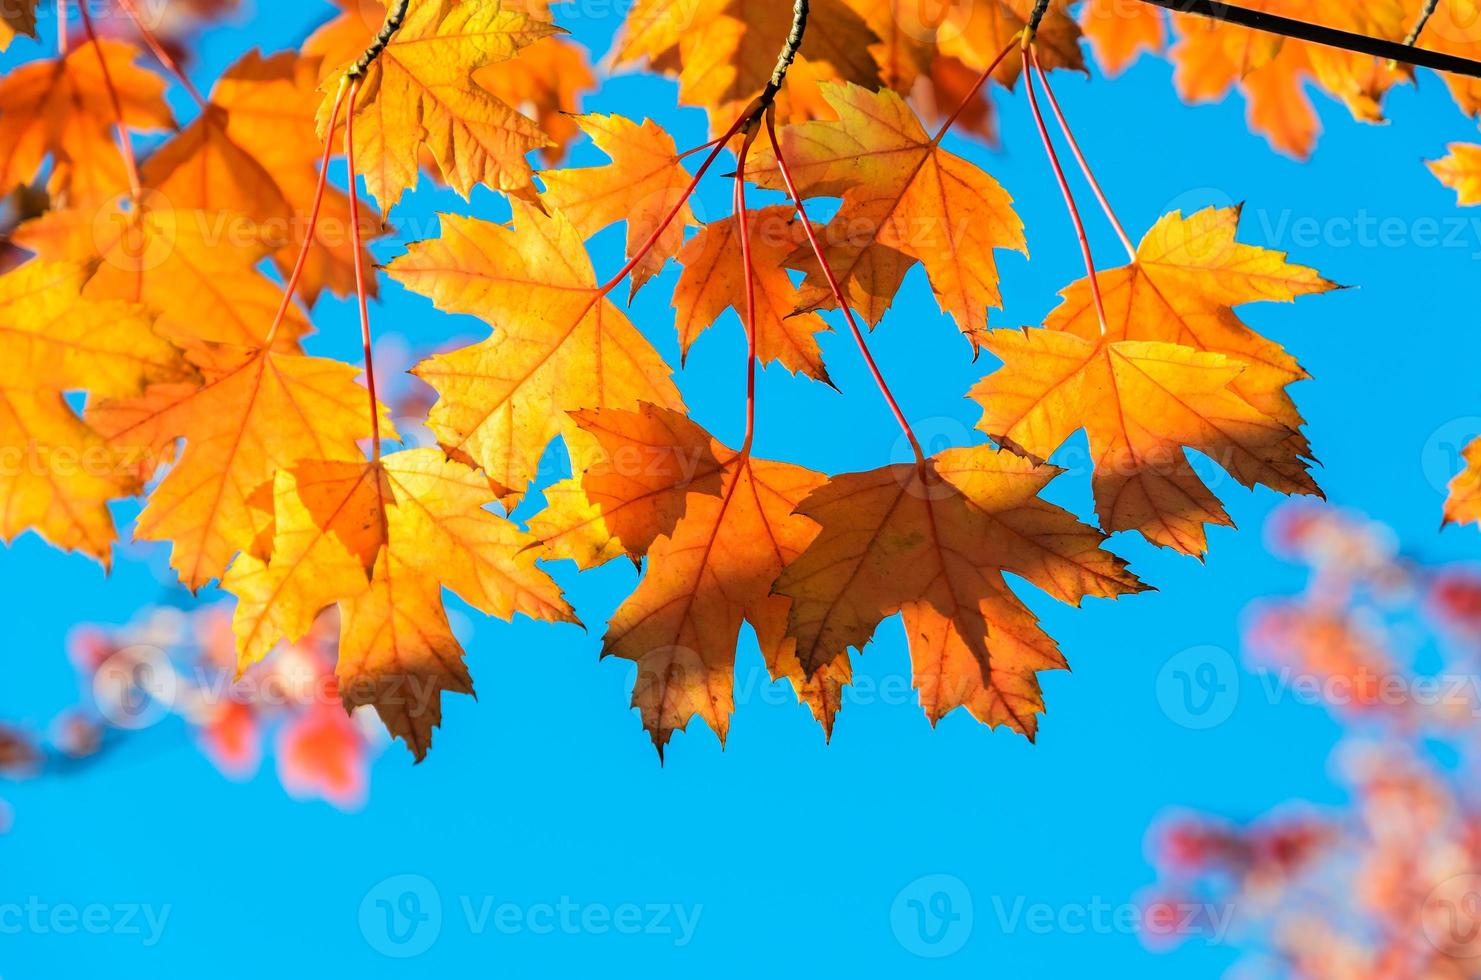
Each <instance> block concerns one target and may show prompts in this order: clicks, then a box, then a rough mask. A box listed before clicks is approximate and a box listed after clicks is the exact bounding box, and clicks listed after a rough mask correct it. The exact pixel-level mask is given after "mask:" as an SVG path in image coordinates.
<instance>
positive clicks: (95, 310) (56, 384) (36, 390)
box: [0, 261, 189, 567]
mask: <svg viewBox="0 0 1481 980" xmlns="http://www.w3.org/2000/svg"><path fill="white" fill-rule="evenodd" d="M85 278H86V273H85V272H84V270H82V269H81V268H79V267H77V266H75V265H68V264H64V263H50V262H40V261H33V262H27V263H25V264H23V265H21V266H20V267H19V268H17V269H15V270H13V271H11V272H9V273H6V274H5V275H3V276H0V338H3V340H4V346H5V352H6V357H5V359H4V361H3V362H0V455H3V457H4V459H3V462H4V465H3V466H0V499H3V500H4V501H5V506H4V507H0V538H3V539H5V540H7V541H8V540H12V539H14V538H15V537H16V535H18V534H20V533H21V532H22V531H25V530H28V529H34V530H35V531H36V532H37V533H38V534H40V535H41V536H42V537H44V538H46V539H47V540H48V541H50V542H51V543H52V544H54V545H56V546H57V547H59V548H64V549H67V550H74V549H75V550H79V551H82V552H84V553H85V554H88V555H91V556H93V557H94V558H97V559H98V560H99V561H101V562H102V563H103V564H104V566H105V567H107V566H108V564H109V562H110V553H111V548H112V543H113V540H114V537H115V531H114V527H113V519H112V517H111V516H110V515H109V513H108V507H107V504H108V501H110V500H115V499H118V498H120V497H127V496H131V495H133V494H135V493H137V492H138V491H139V489H140V485H139V481H138V480H137V479H136V478H134V477H133V476H132V475H131V474H130V473H129V471H128V468H127V466H126V463H127V459H126V458H125V457H124V454H123V453H120V452H117V451H115V450H114V449H113V448H111V447H109V446H108V445H106V444H105V443H104V441H103V439H102V437H101V436H99V434H98V433H96V432H95V431H93V430H92V429H91V428H90V427H89V426H88V425H87V424H85V423H84V422H83V421H82V419H80V418H79V417H78V415H77V413H76V412H75V411H74V410H73V409H72V407H71V406H70V405H68V403H67V401H66V399H65V397H64V393H66V392H68V391H78V390H83V389H88V390H90V391H91V392H92V393H93V394H94V395H95V396H103V397H106V396H119V397H122V396H127V395H131V394H136V393H137V392H139V391H140V390H142V389H143V387H144V386H145V385H147V384H150V383H154V382H163V381H171V380H178V379H181V378H185V377H188V373H189V372H188V371H187V370H186V369H185V367H184V365H183V364H182V363H181V359H180V354H179V352H178V351H177V350H175V348H173V347H172V346H170V345H169V344H168V343H166V342H165V341H164V340H162V339H161V338H160V337H159V336H157V335H156V334H155V332H154V330H153V326H152V318H151V317H150V316H149V315H148V314H147V313H146V312H145V311H144V310H143V309H142V308H141V307H138V306H134V305H131V304H127V303H120V302H98V301H92V300H87V299H83V298H81V297H79V296H78V293H79V292H80V291H81V289H82V283H83V281H84V279H85Z"/></svg>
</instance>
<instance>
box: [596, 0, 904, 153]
mask: <svg viewBox="0 0 1481 980" xmlns="http://www.w3.org/2000/svg"><path fill="white" fill-rule="evenodd" d="M808 16H809V19H812V20H813V21H814V22H815V23H818V24H825V25H827V26H826V29H824V30H813V31H808V32H806V34H805V35H804V36H803V39H802V48H801V50H800V52H799V54H798V56H797V61H796V62H795V63H794V64H793V66H792V70H791V71H789V72H788V74H787V79H786V85H785V86H784V87H783V89H782V91H781V93H780V95H779V96H778V98H777V113H778V114H779V115H780V117H781V118H782V119H784V120H792V119H806V118H811V117H812V116H814V115H816V114H817V110H818V109H825V107H823V106H821V105H819V104H818V102H817V98H816V92H815V89H816V84H817V83H818V82H820V81H825V80H844V81H851V82H857V83H858V84H860V85H864V86H867V87H869V88H871V89H873V88H874V87H876V86H877V85H878V84H879V81H880V78H879V69H878V67H877V66H876V64H875V62H874V58H873V56H872V55H871V54H870V47H871V45H873V44H874V43H875V42H877V41H878V40H879V39H878V38H877V37H876V36H875V34H874V32H873V31H871V30H870V29H869V26H868V25H867V24H866V23H865V21H864V18H862V17H860V16H859V14H857V13H855V12H854V10H852V9H850V7H849V6H848V4H846V3H845V2H844V0H813V2H812V4H811V10H810V12H809V14H808ZM791 27H792V10H791V7H790V5H788V4H786V3H748V2H746V0H637V2H636V3H635V4H634V5H633V8H632V10H631V11H630V12H629V13H628V16H627V20H626V22H625V23H624V25H623V29H622V34H621V35H620V36H619V38H618V40H617V44H616V46H615V48H614V52H615V53H614V55H613V61H614V63H615V64H617V65H623V64H628V63H631V62H634V61H642V60H647V61H649V62H650V63H651V64H652V65H653V67H654V68H655V69H658V70H662V71H664V72H667V73H669V74H674V75H677V76H678V78H679V98H680V101H682V102H683V103H685V104H686V105H697V106H702V107H703V108H705V109H707V110H709V112H710V125H711V127H712V128H716V129H724V127H725V126H727V125H728V124H729V122H730V121H731V120H732V119H734V118H736V117H737V116H739V115H740V113H741V112H742V110H743V109H744V108H745V107H746V105H747V104H748V103H749V102H750V101H751V100H752V99H753V98H755V97H756V96H757V95H759V94H761V91H762V89H763V88H765V86H766V83H767V82H768V81H769V80H770V79H771V73H772V71H773V69H775V67H776V59H777V51H778V50H780V48H781V46H782V43H783V42H784V41H785V40H786V38H787V35H788V34H789V33H790V31H791Z"/></svg>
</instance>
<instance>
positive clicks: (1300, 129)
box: [1168, 0, 1411, 159]
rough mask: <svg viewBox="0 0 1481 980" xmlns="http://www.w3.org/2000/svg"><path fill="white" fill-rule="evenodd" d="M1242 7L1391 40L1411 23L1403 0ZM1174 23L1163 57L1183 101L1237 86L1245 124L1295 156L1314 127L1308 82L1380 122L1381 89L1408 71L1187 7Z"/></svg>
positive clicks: (1294, 0) (1304, 149)
mask: <svg viewBox="0 0 1481 980" xmlns="http://www.w3.org/2000/svg"><path fill="white" fill-rule="evenodd" d="M1245 6H1247V7H1249V8H1250V9H1254V10H1261V11H1266V12H1269V13H1275V14H1280V15H1283V16H1288V17H1292V18H1295V19H1297V20H1305V21H1311V22H1314V23H1320V24H1324V25H1326V26H1329V27H1335V28H1338V29H1340V30H1346V31H1350V32H1353V33H1357V34H1366V35H1368V36H1370V37H1377V38H1385V39H1388V40H1392V41H1397V40H1400V39H1402V38H1403V37H1404V35H1405V33H1406V32H1407V30H1408V26H1409V24H1410V19H1409V17H1408V15H1407V14H1406V12H1405V10H1404V2H1403V0H1373V2H1366V3H1347V2H1346V0H1321V2H1319V3H1316V4H1312V3H1311V2H1310V0H1250V2H1248V3H1246V4H1245ZM1173 25H1174V27H1175V28H1176V29H1177V31H1178V33H1179V34H1180V39H1179V40H1178V42H1177V43H1176V44H1174V45H1173V47H1172V49H1171V50H1170V51H1169V52H1168V56H1169V58H1170V59H1171V60H1172V62H1173V65H1174V73H1173V82H1174V84H1175V85H1176V87H1177V90H1178V94H1179V95H1180V96H1182V98H1183V99H1184V100H1185V101H1188V102H1216V101H1219V100H1220V99H1222V98H1224V96H1225V95H1227V94H1228V93H1229V91H1230V90H1231V89H1232V88H1234V87H1236V86H1238V88H1239V89H1240V91H1241V92H1242V93H1244V96H1245V98H1246V100H1247V101H1248V103H1249V110H1248V117H1249V126H1250V130H1251V131H1252V132H1257V133H1261V134H1263V135H1264V136H1265V137H1266V138H1267V139H1268V140H1269V141H1270V142H1271V144H1272V145H1273V146H1274V147H1276V148H1277V149H1279V150H1281V151H1283V152H1285V153H1288V154H1290V155H1291V156H1294V157H1297V158H1302V159H1304V158H1305V157H1307V156H1309V155H1310V154H1311V150H1312V148H1313V147H1314V146H1315V144H1316V137H1317V134H1318V133H1319V132H1320V130H1321V123H1320V121H1319V120H1318V119H1317V115H1316V110H1315V108H1313V106H1312V104H1311V100H1310V98H1308V96H1307V95H1306V91H1305V89H1306V86H1307V84H1308V83H1314V84H1316V85H1318V86H1319V87H1320V88H1322V89H1323V90H1324V91H1326V92H1328V93H1330V94H1331V95H1332V96H1333V97H1334V98H1337V99H1340V100H1342V102H1343V103H1344V104H1345V105H1346V106H1347V108H1348V110H1349V111H1350V112H1351V113H1352V114H1353V118H1355V119H1358V120H1361V121H1364V122H1379V121H1381V120H1382V119H1383V111H1382V107H1381V103H1382V100H1383V96H1384V95H1385V94H1386V93H1387V92H1388V90H1389V89H1390V88H1392V87H1393V86H1394V85H1395V84H1398V83H1400V82H1403V81H1406V80H1408V78H1409V77H1410V74H1411V70H1410V69H1409V68H1407V67H1403V66H1395V67H1393V68H1390V67H1389V66H1388V65H1387V64H1386V63H1385V62H1384V60H1383V59H1381V58H1375V57H1372V56H1370V55H1360V54H1355V53H1353V52H1350V51H1342V50H1339V49H1336V48H1330V47H1326V46H1325V45H1320V44H1312V43H1308V42H1305V41H1299V40H1295V39H1291V38H1282V37H1279V36H1278V35H1272V34H1265V33H1262V32H1260V31H1252V30H1250V29H1249V28H1246V27H1241V26H1238V25H1235V24H1227V23H1224V22H1222V21H1218V20H1212V19H1209V18H1205V17H1199V16H1196V15H1193V14H1174V15H1173Z"/></svg>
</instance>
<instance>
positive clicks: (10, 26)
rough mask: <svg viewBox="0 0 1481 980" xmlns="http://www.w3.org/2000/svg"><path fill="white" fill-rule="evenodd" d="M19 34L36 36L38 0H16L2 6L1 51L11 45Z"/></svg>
mask: <svg viewBox="0 0 1481 980" xmlns="http://www.w3.org/2000/svg"><path fill="white" fill-rule="evenodd" d="M17 34H24V35H25V36H26V37H29V38H35V37H36V0H14V2H12V3H7V4H5V5H4V6H3V7H0V51H4V50H5V49H6V48H8V47H10V42H11V41H13V40H15V37H16V35H17Z"/></svg>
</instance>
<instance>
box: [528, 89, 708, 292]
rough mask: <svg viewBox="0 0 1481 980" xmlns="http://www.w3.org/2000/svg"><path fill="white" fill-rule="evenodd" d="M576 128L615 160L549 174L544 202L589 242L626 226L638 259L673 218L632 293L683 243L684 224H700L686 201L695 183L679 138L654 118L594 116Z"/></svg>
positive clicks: (639, 268)
mask: <svg viewBox="0 0 1481 980" xmlns="http://www.w3.org/2000/svg"><path fill="white" fill-rule="evenodd" d="M576 124H577V125H578V126H580V127H581V130H582V132H584V133H586V135H587V136H589V137H591V141H592V142H593V143H595V144H596V146H597V148H598V149H600V150H601V151H602V152H603V153H605V154H607V156H609V157H611V158H612V162H611V163H608V164H604V165H602V166H599V167H577V168H572V169H567V170H547V171H544V172H542V173H541V174H540V179H541V180H542V181H544V183H545V191H544V193H542V194H541V195H540V197H541V200H543V201H544V202H545V203H547V204H549V205H550V206H551V207H553V208H555V209H556V210H558V211H560V212H561V213H562V214H564V215H565V217H566V219H567V220H568V221H570V222H571V224H573V225H575V226H576V230H577V231H579V232H581V235H582V237H583V238H590V237H591V236H592V235H595V234H596V233H597V232H599V231H601V230H602V229H603V228H605V227H607V226H608V225H612V224H616V223H617V222H619V221H625V222H626V223H627V257H628V258H629V259H631V258H633V257H634V256H636V255H638V254H639V251H640V250H641V249H642V248H643V246H644V244H645V243H646V242H647V241H648V239H649V238H651V237H652V236H653V233H654V232H655V231H657V230H658V227H659V225H660V223H661V222H663V221H664V220H665V219H667V218H668V217H669V216H670V215H671V214H674V212H675V211H676V210H677V214H675V216H674V218H673V220H672V221H669V222H668V224H667V225H666V226H665V227H664V229H663V232H662V233H661V234H660V235H659V236H658V238H657V239H656V240H655V241H654V242H653V245H652V247H650V248H648V250H647V251H645V252H642V258H641V259H639V260H638V264H637V265H636V266H634V268H633V271H632V286H631V290H630V291H631V292H633V293H636V292H637V291H638V289H639V288H641V287H642V285H643V283H645V282H647V281H648V280H649V279H651V278H653V276H655V275H657V274H658V272H659V270H661V269H662V268H663V264H664V263H665V262H666V261H668V260H669V258H671V257H672V256H673V255H674V253H675V252H677V251H678V250H679V246H680V245H682V244H684V227H685V226H686V225H693V224H697V223H698V222H697V221H696V220H695V218H694V212H693V211H691V210H690V209H689V204H688V203H687V200H686V198H687V196H688V190H689V185H690V183H691V182H692V180H693V178H692V177H691V176H690V175H689V171H687V170H685V169H684V165H683V163H681V162H680V158H679V151H678V150H677V149H676V148H675V147H674V138H673V137H672V136H670V135H669V134H668V133H667V132H666V131H665V130H664V129H663V128H662V127H661V126H659V125H658V124H657V123H655V122H654V121H653V120H651V119H644V120H643V122H642V123H641V124H639V123H635V122H633V121H632V120H631V119H628V118H626V117H624V116H617V115H610V116H607V115H601V114H599V113H593V114H591V115H589V116H579V117H577V119H576Z"/></svg>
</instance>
